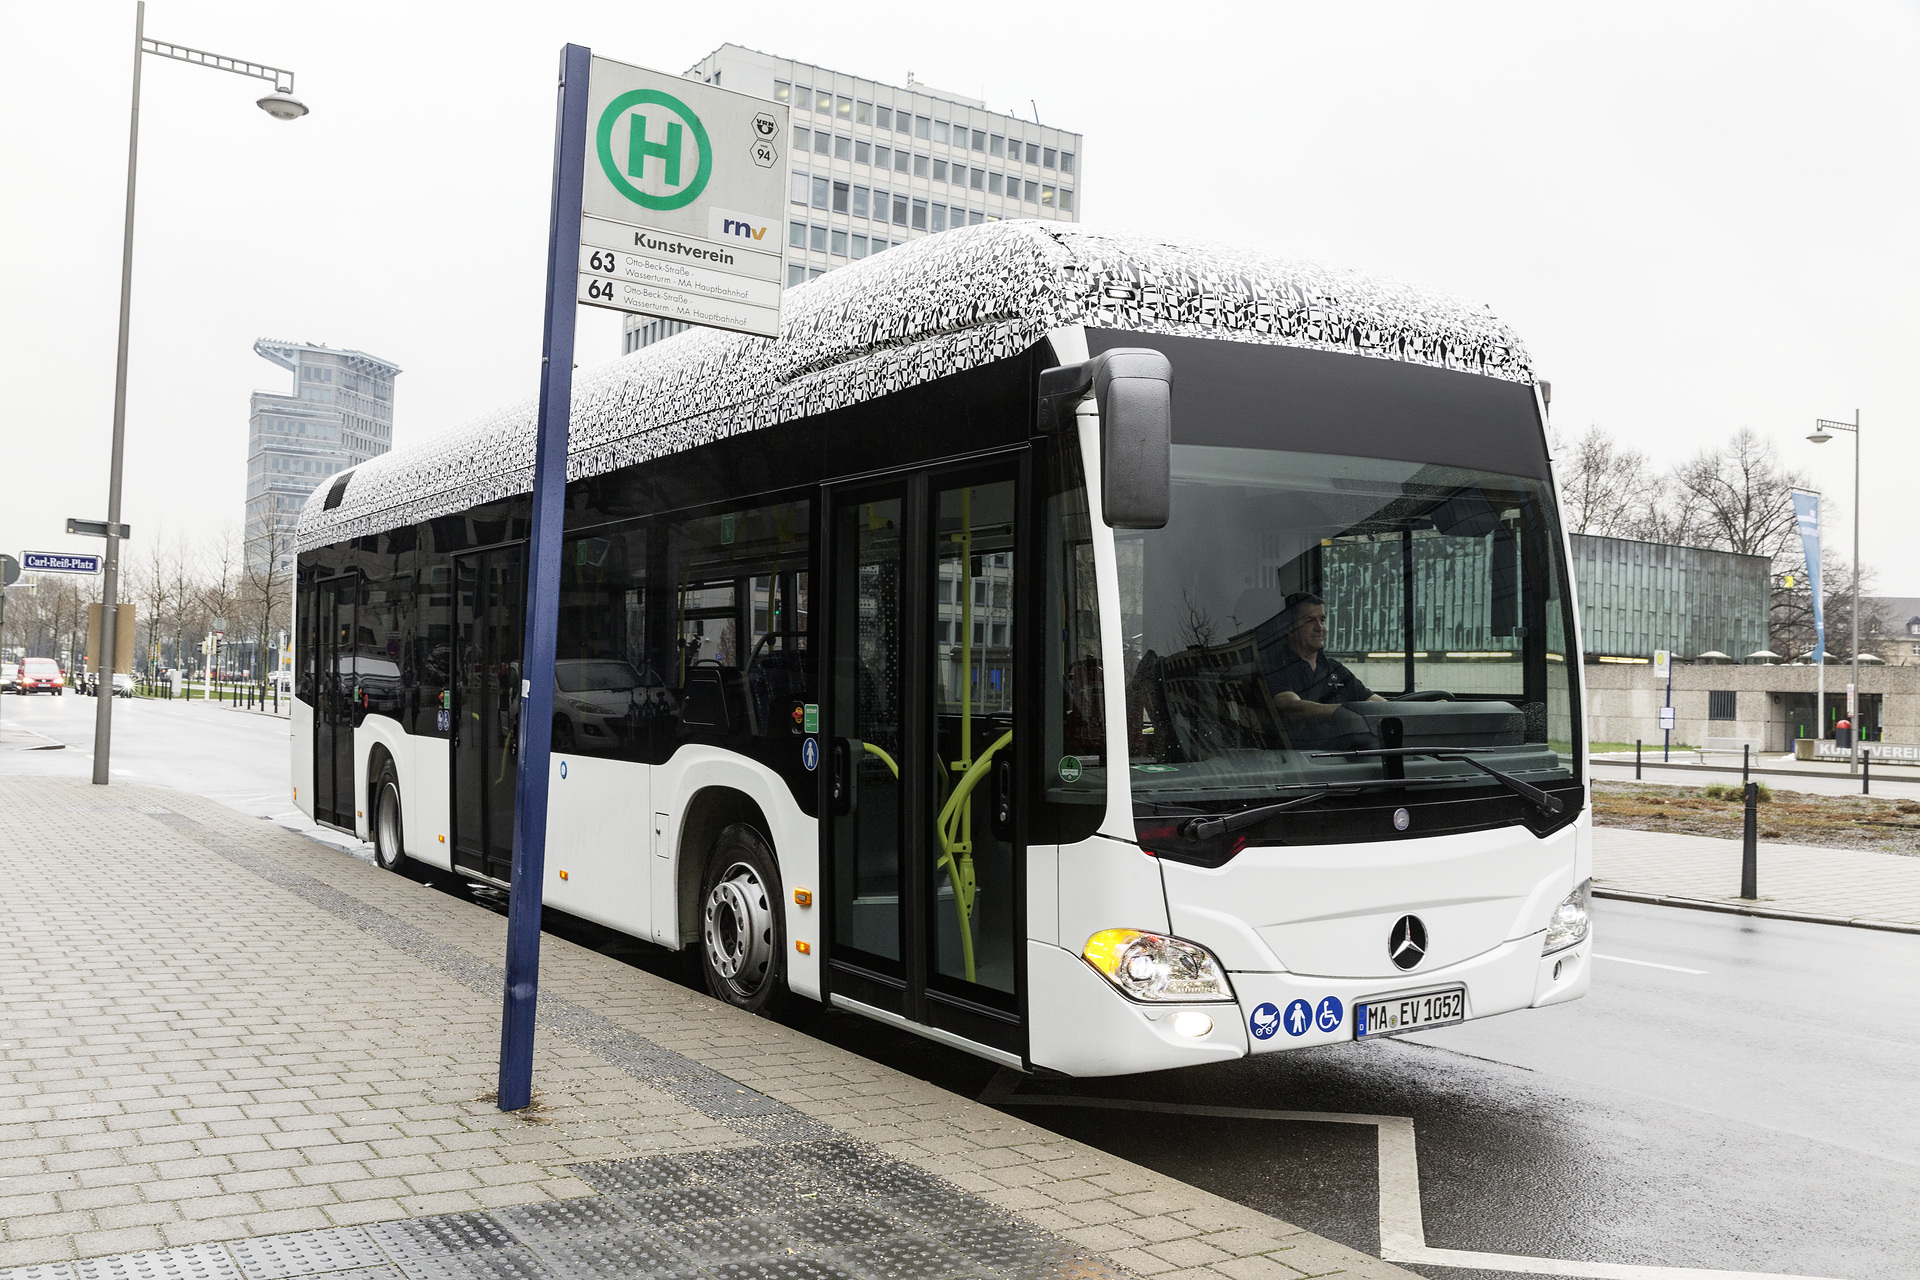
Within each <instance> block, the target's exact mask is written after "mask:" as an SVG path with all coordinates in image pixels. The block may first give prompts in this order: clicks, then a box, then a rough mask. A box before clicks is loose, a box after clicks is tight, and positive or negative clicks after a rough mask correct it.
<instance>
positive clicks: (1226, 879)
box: [1162, 826, 1579, 983]
mask: <svg viewBox="0 0 1920 1280" xmlns="http://www.w3.org/2000/svg"><path fill="white" fill-rule="evenodd" d="M1575 843H1576V840H1575V836H1574V831H1573V828H1572V827H1571V826H1568V827H1564V828H1562V829H1561V830H1559V831H1556V832H1554V833H1553V834H1552V835H1550V836H1548V837H1547V838H1546V839H1544V840H1542V839H1540V838H1538V837H1536V836H1535V835H1534V834H1533V833H1532V832H1530V831H1528V830H1527V829H1526V828H1525V827H1519V826H1514V827H1504V828H1501V829H1498V830H1494V831H1464V832H1458V833H1455V834H1452V835H1441V836H1433V837H1431V838H1428V839H1416V840H1382V841H1376V842H1371V843H1366V844H1320V845H1293V846H1287V847H1280V848H1257V847H1256V848H1247V849H1243V850H1241V851H1240V852H1239V854H1237V855H1236V856H1235V857H1234V858H1233V859H1232V860H1231V861H1229V862H1228V863H1227V864H1226V865H1225V866H1221V867H1196V866H1189V865H1187V864H1185V863H1179V862H1173V861H1165V862H1163V864H1162V870H1163V872H1164V874H1165V876H1166V883H1167V905H1168V910H1169V912H1170V913H1171V915H1172V927H1173V932H1174V933H1175V934H1176V935H1177V936H1179V937H1182V938H1185V939H1187V940H1188V941H1191V942H1197V943H1199V944H1200V945H1201V946H1203V947H1206V948H1207V949H1208V950H1209V951H1211V952H1213V954H1214V955H1216V956H1218V957H1219V958H1220V961H1221V963H1222V964H1224V965H1225V966H1226V967H1227V969H1228V970H1229V971H1230V972H1233V973H1246V972H1260V973H1282V972H1284V973H1294V974H1316V975H1323V976H1339V977H1351V978H1365V979H1375V980H1381V981H1388V982H1394V983H1400V982H1404V981H1407V980H1413V981H1420V980H1422V979H1424V977H1425V976H1426V974H1427V973H1428V972H1430V971H1432V970H1434V969H1439V968H1443V967H1446V966H1449V965H1454V964H1459V963H1461V962H1463V961H1466V960H1470V959H1472V958H1473V957H1475V956H1477V955H1480V954H1482V953H1485V952H1487V951H1489V950H1491V949H1493V948H1495V947H1497V946H1499V945H1500V944H1502V943H1504V942H1508V941H1510V940H1512V939H1514V938H1518V937H1521V936H1524V935H1526V934H1530V933H1534V932H1537V931H1538V930H1540V929H1543V928H1545V927H1546V923H1547V917H1548V916H1549V915H1550V914H1551V913H1552V911H1553V908H1554V906H1555V905H1556V904H1558V903H1559V901H1560V900H1561V899H1562V898H1564V897H1566V896H1567V894H1569V893H1571V892H1572V891H1573V889H1574V886H1575V885H1577V884H1578V883H1579V881H1578V880H1577V879H1576V878H1575V875H1574V871H1575V863H1576V861H1577V859H1576V857H1575V853H1574V847H1575ZM1409 912H1412V913H1413V914H1415V915H1418V916H1419V917H1420V920H1421V922H1422V923H1423V924H1425V925H1426V926H1427V959H1426V961H1425V962H1424V963H1423V964H1422V965H1420V967H1419V970H1420V971H1419V974H1418V976H1414V975H1410V974H1408V973H1407V972H1405V971H1403V970H1400V969H1397V968H1395V967H1394V964H1393V961H1392V959H1391V957H1390V956H1389V955H1388V949H1387V934H1388V932H1389V931H1390V930H1391V929H1392V928H1393V925H1394V922H1395V921H1396V920H1398V919H1400V917H1401V916H1404V915H1406V914H1407V913H1409Z"/></svg>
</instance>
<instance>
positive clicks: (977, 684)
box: [822, 463, 1025, 1055]
mask: <svg viewBox="0 0 1920 1280" xmlns="http://www.w3.org/2000/svg"><path fill="white" fill-rule="evenodd" d="M1021 486H1022V481H1021V478H1020V475H1019V471H1018V468H1017V466H1016V465H1015V464H1012V463H1003V464H998V465H995V466H992V467H987V468H979V467H975V468H972V469H969V470H967V471H964V472H946V473H935V474H932V475H918V476H912V477H908V478H905V479H902V480H899V481H895V482H891V483H885V484H881V485H878V486H872V485H867V486H861V487H859V488H857V489H848V490H845V491H841V492H837V493H835V494H834V495H833V497H832V501H831V506H830V509H829V517H828V519H829V525H830V538H831V548H832V549H831V551H830V553H829V554H830V556H831V574H830V578H831V585H830V588H829V590H830V592H831V600H830V602H829V619H830V622H829V625H830V627H831V635H832V638H831V641H830V645H831V660H830V669H829V671H828V673H827V680H828V685H829V687H828V689H827V691H826V696H825V700H826V712H827V718H828V723H827V724H826V725H825V726H824V731H825V733H826V734H827V735H828V752H827V755H828V759H827V760H826V761H825V762H824V763H825V767H826V769H827V771H828V777H827V787H828V812H829V818H828V821H827V822H825V823H823V824H822V830H823V833H824V835H823V839H824V840H825V842H826V845H827V848H826V850H825V856H824V862H825V864H826V866H827V867H828V868H829V880H828V883H829V885H830V889H829V892H830V895H831V899H832V901H831V908H832V912H831V921H832V940H831V947H830V949H829V953H828V954H829V970H830V972H829V983H830V989H831V991H832V993H833V994H834V995H836V996H838V997H840V998H842V999H845V1000H850V1001H853V1002H855V1003H858V1004H862V1005H866V1006H869V1007H871V1008H876V1009H880V1010H883V1011H885V1012H888V1013H893V1014H896V1015H898V1016H901V1017H904V1018H907V1019H909V1020H911V1021H914V1022H918V1023H923V1024H926V1025H928V1026H932V1027H937V1028H939V1029H941V1030H943V1031H947V1032H950V1033H952V1034H955V1035H958V1036H961V1037H963V1038H965V1039H967V1040H971V1041H974V1042H976V1043H979V1044H984V1045H988V1046H991V1047H994V1048H998V1049H1001V1050H1003V1051H1005V1052H1008V1053H1011V1054H1015V1055H1020V1054H1022V1053H1024V1049H1025V1039H1024V1034H1023V1031H1022V1026H1021V1014H1020V1011H1021V1009H1022V1007H1023V1004H1022V1000H1021V994H1022V993H1021V990H1020V986H1021V982H1022V980H1023V975H1024V964H1023V954H1024V939H1025V928H1024V921H1025V902H1024V884H1025V857H1024V849H1023V847H1022V846H1021V844H1020V842H1019V839H1018V835H1017V830H1018V822H1017V814H1016V813H1015V812H1014V791H1013V787H1014V780H1015V778H1016V777H1017V776H1018V774H1017V773H1016V772H1015V770H1014V759H1015V756H1016V753H1017V752H1018V751H1019V743H1018V742H1017V741H1016V739H1015V735H1014V725H1015V704H1014V695H1015V689H1016V684H1015V679H1014V676H1015V671H1016V669H1017V668H1016V664H1015V661H1014V657H1015V646H1016V643H1017V637H1018V636H1019V628H1018V625H1017V623H1018V618H1017V607H1018V606H1017V601H1018V599H1019V592H1018V590H1017V587H1018V583H1017V581H1016V577H1015V571H1016V565H1017V564H1018V563H1020V542H1021V531H1020V527H1019V526H1020V523H1021V519H1020V514H1019V513H1020V511H1021V509H1022V508H1021V505H1020V493H1021Z"/></svg>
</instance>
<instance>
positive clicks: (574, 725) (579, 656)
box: [553, 527, 661, 760]
mask: <svg viewBox="0 0 1920 1280" xmlns="http://www.w3.org/2000/svg"><path fill="white" fill-rule="evenodd" d="M646 601H647V533H646V529H645V528H644V527H639V528H629V529H624V530H619V531H614V532H597V533H594V534H590V535H588V536H585V537H576V538H572V539H569V540H568V542H567V543H566V546H565V549H564V550H563V552H562V553H561V558H560V629H559V635H558V637H557V643H556V645H555V648H554V671H553V683H554V689H553V749H554V750H555V751H562V752H570V753H575V754H579V755H597V756H611V757H615V758H618V759H622V760H640V759H644V758H645V756H646V753H647V749H648V745H649V735H648V731H647V716H648V711H649V709H650V708H651V707H652V706H653V705H655V701H656V699H657V697H658V690H659V688H660V684H661V681H660V677H659V675H658V674H657V673H656V672H655V671H654V669H653V667H652V665H651V664H650V663H649V662H648V661H647V653H646V635H647V627H646V620H647V605H646Z"/></svg>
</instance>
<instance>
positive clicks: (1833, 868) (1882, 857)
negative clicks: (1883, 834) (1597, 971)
mask: <svg viewBox="0 0 1920 1280" xmlns="http://www.w3.org/2000/svg"><path fill="white" fill-rule="evenodd" d="M1740 852H1741V851H1740V842H1739V841H1738V840H1722V839H1719V838H1717V837H1714V836H1693V835H1677V834H1670V833H1667V832H1660V831H1635V830H1632V829H1630V828H1626V827H1599V826H1597V827H1595V828H1594V829H1593V883H1594V888H1595V889H1596V890H1599V891H1602V892H1606V891H1613V892H1617V893H1621V894H1622V895H1623V896H1626V895H1630V896H1636V897H1646V898H1670V899H1676V900H1680V899H1684V900H1687V901H1688V902H1690V903H1699V904H1707V903H1711V904H1714V905H1715V906H1718V907H1721V908H1727V909H1734V908H1742V907H1748V908H1754V909H1757V910H1758V911H1759V912H1762V913H1766V914H1776V915H1785V916H1805V917H1819V918H1822V919H1828V920H1833V921H1836V922H1841V923H1857V924H1871V925H1877V926H1881V927H1888V926H1892V927H1903V928H1910V929H1913V930H1915V931H1920V858H1909V857H1903V856H1901V855H1900V854H1896V853H1871V852H1864V851H1857V850H1853V849H1824V848H1820V847H1818V846H1815V845H1804V844H1772V843H1769V842H1767V841H1761V843H1760V846H1759V861H1758V865H1759V888H1760V899H1759V901H1758V902H1755V903H1747V902H1746V901H1745V900H1744V899H1742V898H1741V897H1740V896H1739V894H1740Z"/></svg>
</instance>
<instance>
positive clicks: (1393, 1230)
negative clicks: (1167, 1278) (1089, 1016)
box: [978, 965, 1828, 1280]
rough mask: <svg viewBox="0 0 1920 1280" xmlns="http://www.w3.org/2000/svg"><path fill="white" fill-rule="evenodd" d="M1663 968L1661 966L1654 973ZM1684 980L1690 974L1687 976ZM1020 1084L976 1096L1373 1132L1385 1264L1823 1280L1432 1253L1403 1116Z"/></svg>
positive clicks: (1659, 1279)
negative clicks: (1092, 1094)
mask: <svg viewBox="0 0 1920 1280" xmlns="http://www.w3.org/2000/svg"><path fill="white" fill-rule="evenodd" d="M1661 967H1662V968H1665V967H1666V966H1664V965H1663V966H1661ZM1687 972H1691V970H1689V971H1687ZM1021 1079H1022V1077H1021V1076H1020V1074H1019V1073H1018V1072H1016V1071H1012V1070H1009V1069H1008V1068H1006V1067H1002V1068H1001V1069H1000V1070H998V1071H996V1072H994V1074H993V1079H992V1080H990V1081H988V1082H987V1087H986V1088H985V1089H984V1090H983V1091H982V1092H981V1094H980V1097H979V1099H978V1100H979V1101H980V1102H983V1103H985V1104H986V1105H988V1106H1003V1105H1011V1106H1016V1107H1083V1108H1090V1109H1093V1110H1099V1111H1148V1112H1154V1113H1157V1114H1160V1115H1184V1116H1210V1117H1214V1118H1220V1119H1230V1120H1293V1121H1308V1122H1313V1123H1319V1124H1361V1125H1372V1126H1374V1128H1375V1130H1376V1131H1377V1133H1378V1135H1379V1144H1380V1146H1379V1151H1380V1172H1379V1183H1380V1257H1381V1258H1382V1259H1383V1260H1384V1261H1387V1262H1417V1263H1421V1264H1423V1265H1426V1266H1431V1267H1472V1268H1476V1269H1478V1270H1481V1271H1513V1272H1522V1273H1530V1274H1534V1275H1546V1276H1575V1277H1582V1278H1583V1280H1828V1278H1826V1277H1820V1276H1799V1275H1786V1274H1783V1273H1780V1272H1776V1271H1719V1270H1715V1269H1713V1268H1710V1267H1659V1266H1648V1265H1643V1264H1640V1263H1632V1262H1579V1261H1573V1260H1568V1259H1561V1258H1533V1257H1528V1256H1526V1255H1524V1254H1515V1253H1479V1252H1476V1251H1474V1250H1470V1249H1435V1248H1432V1247H1430V1246H1429V1245H1428V1244H1427V1232H1426V1226H1425V1223H1424V1222H1423V1221H1422V1218H1421V1212H1420V1161H1419V1153H1418V1152H1417V1150H1416V1149H1415V1146H1414V1135H1413V1120H1412V1118H1411V1117H1408V1116H1370V1115H1361V1114H1357V1113H1351V1112H1337V1111H1275V1110H1271V1109H1269V1108H1266V1107H1214V1106H1205V1105H1200V1104H1196V1103H1185V1102H1136V1101H1133V1100H1132V1099H1129V1098H1078V1097H1067V1096H1062V1095H1059V1094H1019V1093H1016V1090H1017V1089H1018V1087H1019V1081H1020V1080H1021Z"/></svg>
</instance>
